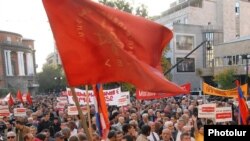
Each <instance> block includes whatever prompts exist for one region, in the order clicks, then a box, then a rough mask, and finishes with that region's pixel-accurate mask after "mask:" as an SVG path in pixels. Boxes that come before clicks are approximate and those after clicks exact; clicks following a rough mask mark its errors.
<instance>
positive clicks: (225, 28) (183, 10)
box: [155, 0, 250, 91]
mask: <svg viewBox="0 0 250 141" xmlns="http://www.w3.org/2000/svg"><path fill="white" fill-rule="evenodd" d="M249 16H250V0H177V1H176V2H174V3H172V4H171V5H170V8H169V9H168V10H166V11H165V12H163V13H162V15H161V16H160V17H159V18H158V19H156V20H155V22H157V23H160V24H162V25H165V26H167V27H168V28H170V29H172V30H173V32H174V37H173V40H171V42H170V45H169V46H170V51H169V52H168V53H167V55H166V56H167V58H168V59H170V60H171V64H172V65H174V64H176V63H177V62H178V61H179V60H181V57H184V56H186V55H187V54H188V53H190V52H191V51H192V49H194V48H195V47H196V46H198V45H199V44H200V43H202V42H203V41H205V40H208V41H209V42H206V43H205V44H204V45H203V46H202V47H200V48H199V49H198V50H196V51H195V52H194V53H192V54H191V55H190V56H189V58H188V59H186V60H184V61H183V62H182V63H181V64H179V65H178V66H177V68H175V69H173V70H172V71H171V75H172V81H173V82H175V83H178V84H183V83H185V82H190V81H191V83H192V90H193V91H197V90H198V89H201V87H202V86H201V81H203V80H205V81H206V82H211V81H212V80H213V75H214V73H213V72H214V71H213V69H214V68H215V64H216V63H218V61H217V60H218V59H215V57H218V55H219V54H220V51H222V50H220V49H219V48H220V46H222V45H223V43H224V42H225V43H226V44H231V43H232V42H230V41H232V40H236V39H239V40H241V39H242V38H241V37H244V36H247V35H250V28H248V27H247V26H249V25H250V23H249V22H250V21H249V20H247V19H248V17H249ZM229 48H230V49H229V50H233V46H231V47H229ZM237 48H242V47H241V46H237ZM243 48H244V47H243ZM234 49H235V48H234ZM222 52H223V51H222ZM231 53H232V55H231V56H233V55H236V54H234V52H231ZM245 53H247V52H245ZM248 53H249V54H250V52H248ZM240 54H242V53H240ZM216 55H217V56H216ZM216 61H217V62H216ZM189 62H193V63H191V64H192V65H188V63H189ZM193 64H194V65H193ZM188 66H192V67H191V68H192V69H187V67H188ZM178 67H179V68H178ZM181 67H183V70H185V71H182V70H181ZM184 67H186V69H184ZM209 70H210V71H209ZM208 72H209V73H208ZM239 75H240V74H239ZM198 76H201V77H203V78H201V77H198ZM211 83H212V82H211Z"/></svg>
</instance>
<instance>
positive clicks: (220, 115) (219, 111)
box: [215, 107, 233, 122]
mask: <svg viewBox="0 0 250 141" xmlns="http://www.w3.org/2000/svg"><path fill="white" fill-rule="evenodd" d="M232 120H233V117H232V108H231V107H219V108H216V115H215V122H227V121H232Z"/></svg>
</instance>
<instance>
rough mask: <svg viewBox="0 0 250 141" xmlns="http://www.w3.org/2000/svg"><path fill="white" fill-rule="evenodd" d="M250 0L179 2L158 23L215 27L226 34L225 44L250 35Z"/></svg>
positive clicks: (184, 0) (172, 5) (195, 0)
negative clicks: (249, 18)
mask: <svg viewBox="0 0 250 141" xmlns="http://www.w3.org/2000/svg"><path fill="white" fill-rule="evenodd" d="M248 17H250V0H177V1H176V2H174V3H172V4H170V8H169V9H168V10H166V11H165V12H163V13H162V15H161V17H160V18H159V19H157V20H156V22H158V23H161V24H163V25H166V26H168V27H171V26H172V25H173V24H175V23H181V24H191V25H203V26H204V25H208V24H210V25H213V27H215V28H217V29H221V30H222V31H223V33H224V37H223V38H224V40H223V41H224V42H227V41H230V40H232V39H235V38H236V37H239V36H247V35H249V34H250V28H248V26H249V25H250V20H248Z"/></svg>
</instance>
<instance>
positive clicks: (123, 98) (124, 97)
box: [110, 92, 130, 106]
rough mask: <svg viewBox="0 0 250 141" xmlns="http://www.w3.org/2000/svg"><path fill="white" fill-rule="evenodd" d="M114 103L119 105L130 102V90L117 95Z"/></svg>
mask: <svg viewBox="0 0 250 141" xmlns="http://www.w3.org/2000/svg"><path fill="white" fill-rule="evenodd" d="M112 104H114V105H117V106H126V105H128V104H130V95H129V92H122V93H121V94H120V95H118V96H117V97H115V101H114V102H113V103H112ZM110 105H111V104H110Z"/></svg>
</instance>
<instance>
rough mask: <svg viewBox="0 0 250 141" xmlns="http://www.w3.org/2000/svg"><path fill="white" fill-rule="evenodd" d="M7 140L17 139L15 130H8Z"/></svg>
mask: <svg viewBox="0 0 250 141" xmlns="http://www.w3.org/2000/svg"><path fill="white" fill-rule="evenodd" d="M7 141H16V133H15V132H13V131H10V132H8V133H7Z"/></svg>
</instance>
